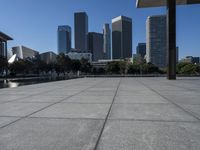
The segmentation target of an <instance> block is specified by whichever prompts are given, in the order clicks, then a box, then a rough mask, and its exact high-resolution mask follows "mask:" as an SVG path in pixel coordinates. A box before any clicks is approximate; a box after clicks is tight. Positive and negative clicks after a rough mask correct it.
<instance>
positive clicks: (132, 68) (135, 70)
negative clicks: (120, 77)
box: [128, 63, 140, 74]
mask: <svg viewBox="0 0 200 150" xmlns="http://www.w3.org/2000/svg"><path fill="white" fill-rule="evenodd" d="M139 73H140V66H139V65H137V64H135V63H130V64H129V65H128V74H139Z"/></svg>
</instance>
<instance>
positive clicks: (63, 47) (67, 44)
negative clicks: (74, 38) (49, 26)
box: [58, 25, 71, 54]
mask: <svg viewBox="0 0 200 150" xmlns="http://www.w3.org/2000/svg"><path fill="white" fill-rule="evenodd" d="M70 50H71V27H70V26H66V25H64V26H58V54H60V53H64V54H67V53H69V52H70Z"/></svg>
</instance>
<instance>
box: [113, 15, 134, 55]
mask: <svg viewBox="0 0 200 150" xmlns="http://www.w3.org/2000/svg"><path fill="white" fill-rule="evenodd" d="M112 56H113V57H112V58H113V59H124V58H130V57H132V19H131V18H128V17H124V16H119V17H117V18H114V19H113V20H112Z"/></svg>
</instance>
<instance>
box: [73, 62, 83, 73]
mask: <svg viewBox="0 0 200 150" xmlns="http://www.w3.org/2000/svg"><path fill="white" fill-rule="evenodd" d="M71 67H72V71H73V72H77V71H79V70H80V68H81V62H80V61H79V60H72V65H71Z"/></svg>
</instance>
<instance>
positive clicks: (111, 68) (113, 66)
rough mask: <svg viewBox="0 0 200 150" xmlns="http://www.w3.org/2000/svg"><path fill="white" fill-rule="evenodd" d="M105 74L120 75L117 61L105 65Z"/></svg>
mask: <svg viewBox="0 0 200 150" xmlns="http://www.w3.org/2000/svg"><path fill="white" fill-rule="evenodd" d="M106 72H108V73H111V74H113V73H115V74H119V73H120V65H119V62H118V61H113V62H109V63H107V65H106Z"/></svg>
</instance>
